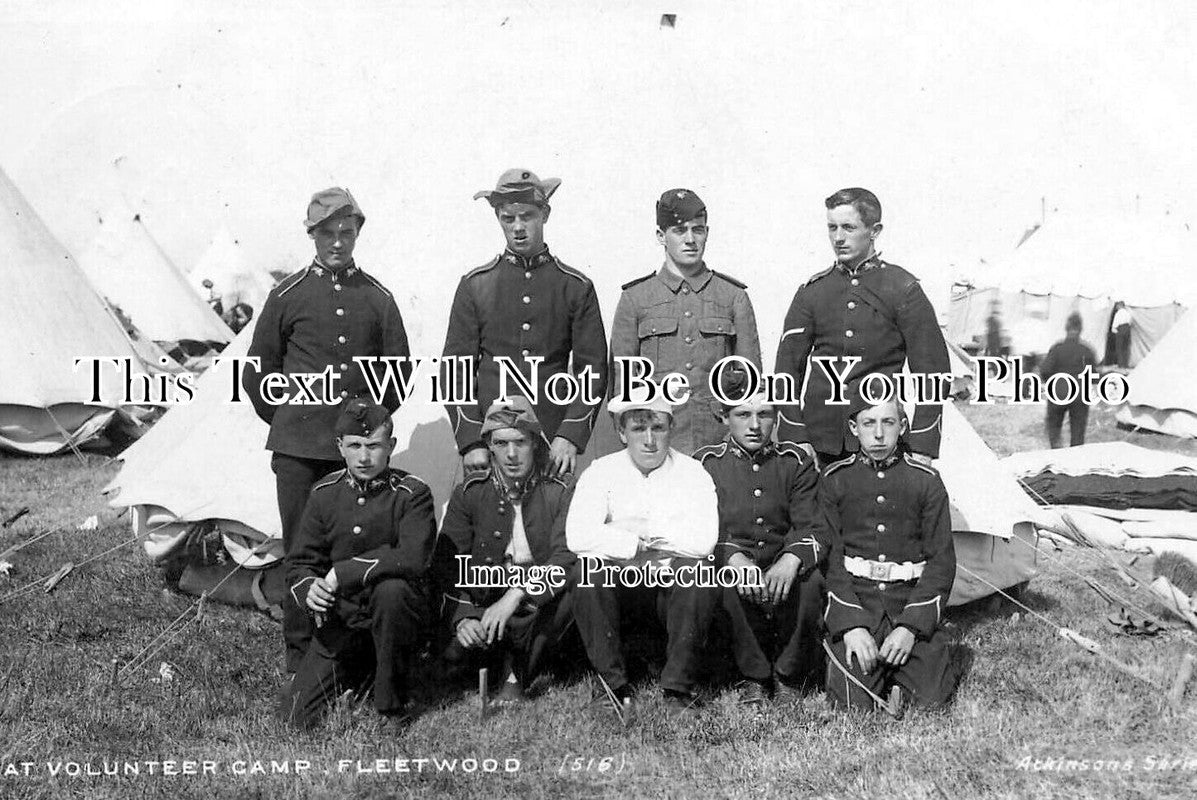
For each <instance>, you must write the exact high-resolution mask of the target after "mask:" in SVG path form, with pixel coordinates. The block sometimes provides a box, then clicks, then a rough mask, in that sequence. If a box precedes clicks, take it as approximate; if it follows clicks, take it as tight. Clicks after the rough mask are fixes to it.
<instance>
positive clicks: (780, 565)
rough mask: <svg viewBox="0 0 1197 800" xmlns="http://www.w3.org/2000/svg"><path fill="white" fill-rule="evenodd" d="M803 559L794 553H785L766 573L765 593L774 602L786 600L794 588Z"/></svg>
mask: <svg viewBox="0 0 1197 800" xmlns="http://www.w3.org/2000/svg"><path fill="white" fill-rule="evenodd" d="M801 566H802V559H800V558H798V556H796V555H794V554H793V553H783V554H782V555H781V557H780V558H778V559H777V560H776V561H774V562H773V566H771V567H769V570H768V571H767V572H766V573H765V593H766V594H767V595H768V596H769V600H770V601H772V602H773V603H774V604H779V603H783V602H785V600H786V598H788V597H789V596H790V590H791V589H793V588H794V581H795V579H796V578H797V577H798V570H799V568H800V567H801Z"/></svg>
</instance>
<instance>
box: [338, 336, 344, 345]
mask: <svg viewBox="0 0 1197 800" xmlns="http://www.w3.org/2000/svg"><path fill="white" fill-rule="evenodd" d="M337 341H338V342H340V343H341V344H345V337H344V336H338V337H337Z"/></svg>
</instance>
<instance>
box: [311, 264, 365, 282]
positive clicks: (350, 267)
mask: <svg viewBox="0 0 1197 800" xmlns="http://www.w3.org/2000/svg"><path fill="white" fill-rule="evenodd" d="M312 272H313V273H315V275H316V277H317V278H323V277H324V276H325V275H327V276H329V277H330V278H332V279H333V280H334V281H339V280H341V279H343V278H352V277H353V276H354V275H356V274H357V273H358V268H357V263H356V262H354V261H350V262H349V263H348V264H347V265H346V266H344V267H341V269H333V268H332V267H326V266H324V264H322V263H320V259H319V258H314V259H312Z"/></svg>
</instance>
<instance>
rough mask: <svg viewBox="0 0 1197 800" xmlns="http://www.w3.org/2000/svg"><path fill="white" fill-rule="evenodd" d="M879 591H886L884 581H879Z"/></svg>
mask: <svg viewBox="0 0 1197 800" xmlns="http://www.w3.org/2000/svg"><path fill="white" fill-rule="evenodd" d="M877 591H879V592H884V591H885V584H884V583H879V584H877Z"/></svg>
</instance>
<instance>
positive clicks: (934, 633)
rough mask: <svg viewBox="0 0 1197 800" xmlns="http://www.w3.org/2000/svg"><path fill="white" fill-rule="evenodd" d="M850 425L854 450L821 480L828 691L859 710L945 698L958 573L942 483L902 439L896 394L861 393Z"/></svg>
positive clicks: (952, 684)
mask: <svg viewBox="0 0 1197 800" xmlns="http://www.w3.org/2000/svg"><path fill="white" fill-rule="evenodd" d="M848 425H849V428H850V430H851V433H852V434H853V436H855V437H857V438H858V439H859V441H860V450H859V452H857V453H854V454H852V455H851V456H848V457H847V458H845V459H842V460H840V461H837V462H835V463H834V464H831V465H829V466H828V467H827V469H826V470H824V472H823V479H822V481H821V482H820V483H819V509H820V512H821V514H822V516H823V524H824V525H825V526H826V529H827V531H828V532H829V534H830V537H831V555H830V557H829V558H828V562H827V612H826V621H827V636H828V648H829V649H828V652H829V654H830V658H829V659H828V661H829V663H828V665H827V694H828V696H829V697H830V698H831V701H832V703H833V704H834V705H838V706H848V707H849V708H861V709H873V708H874V707H875V706H876V704H877V701H878V700H881V701H883V702H885V703H886V704H887V705H888V706H889V707H890V708H891V710H894V711H897V710H898V708H900V707H901V706H902V705H904V704H906V703H912V704H914V705H917V706H935V705H940V704H943V703H946V702H947V701H948V700H949V699H950V698H951V696H952V694H953V692H954V691H955V689H956V675H955V673H954V672H953V670H952V663H951V653H950V651H949V649H948V641H949V637H948V634H947V633H946V632H944V630H943V628H942V627H940V622H941V620H942V617H943V611H944V608H945V607H946V606H947V603H948V596H949V595H950V594H951V591H952V583H953V581H954V580H955V578H956V551H955V548H954V546H953V543H952V527H951V519H950V515H949V509H948V494H947V490H946V489H944V485H943V481H942V480H940V478H939V473H938V472H936V471H935V470H934V469H932V468H931V467H928V466H926V465H924V464H923V463H922V462H921V461H919V460H917V459H915V458H913V457H912V456H911V455H910V453H909V452H908V451H907V450H906V448H905V446H904V445H903V444H902V443H901V441H900V439H901V436H902V434H904V433H905V432H906V417H905V415H904V414H903V413H902V409H901V407H900V406H899V405H898V403H897V402H896V401H894V400H888V401H886V402H883V403H881V404H880V405H871V404H869V403H868V402H867V401H866V400H865V399H864V398H863V397H857V398H855V399H854V400H853V402H852V404H851V406H850V408H849V422H848ZM895 694H896V695H897V697H896V698H895V696H894V695H895ZM895 699H896V700H897V701H898V702H896V703H895V702H894V701H895ZM895 706H896V707H897V708H895Z"/></svg>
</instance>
